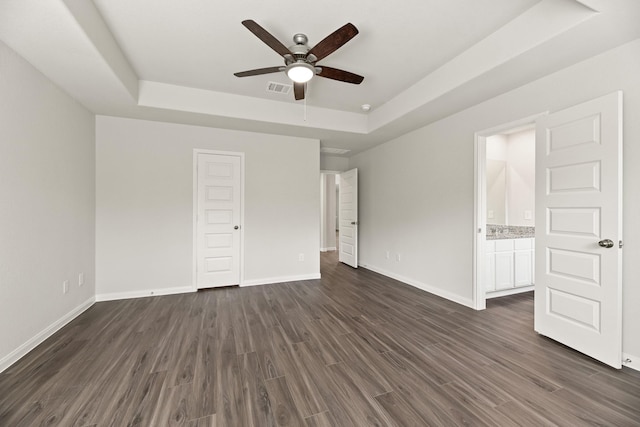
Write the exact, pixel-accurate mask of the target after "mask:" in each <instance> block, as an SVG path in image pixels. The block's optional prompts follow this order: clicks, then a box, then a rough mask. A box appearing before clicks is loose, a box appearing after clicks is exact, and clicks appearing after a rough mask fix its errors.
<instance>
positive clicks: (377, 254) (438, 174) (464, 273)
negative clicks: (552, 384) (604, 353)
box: [349, 40, 640, 355]
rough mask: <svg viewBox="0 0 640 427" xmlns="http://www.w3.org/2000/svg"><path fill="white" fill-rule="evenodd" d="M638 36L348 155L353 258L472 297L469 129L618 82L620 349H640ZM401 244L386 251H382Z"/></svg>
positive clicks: (563, 103)
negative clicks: (355, 219) (354, 203)
mask: <svg viewBox="0 0 640 427" xmlns="http://www.w3.org/2000/svg"><path fill="white" fill-rule="evenodd" d="M638 76H640V40H636V41H634V42H632V43H629V44H627V45H624V46H621V47H619V48H616V49H614V50H611V51H609V52H606V53H604V54H602V55H599V56H597V57H594V58H591V59H589V60H587V61H584V62H583V63H580V64H577V65H574V66H572V67H569V68H567V69H565V70H562V71H560V72H557V73H554V74H552V75H549V76H547V77H545V78H542V79H540V80H537V81H535V82H532V83H530V84H527V85H525V86H522V87H520V88H518V89H515V90H513V91H510V92H508V93H505V94H503V95H500V96H498V97H495V98H492V99H490V100H487V101H485V102H483V103H482V104H479V105H477V106H474V107H472V108H469V109H467V110H465V111H462V112H460V113H458V114H455V115H452V116H450V117H447V118H445V119H442V120H440V121H438V122H436V123H433V124H431V125H429V126H426V127H423V128H421V129H418V130H416V131H414V132H411V133H409V134H406V135H404V136H401V137H399V138H396V139H394V140H392V141H389V142H388V143H386V144H383V145H380V146H378V147H375V148H373V149H371V150H368V151H366V152H364V153H361V154H358V155H355V156H353V157H352V158H351V159H350V163H349V166H350V167H357V168H359V179H360V190H359V191H360V196H359V201H360V205H359V207H360V218H359V222H360V246H359V247H360V262H361V263H362V264H365V265H368V266H370V267H372V268H374V269H377V270H378V271H382V272H386V273H387V274H389V275H394V276H395V277H399V278H404V279H406V280H405V281H408V282H411V283H414V284H415V285H419V286H422V287H423V288H425V289H429V290H431V291H433V292H435V293H438V294H440V295H443V296H447V297H450V298H452V299H454V300H457V301H459V302H462V303H465V304H468V305H470V304H471V300H472V256H473V249H472V244H473V236H474V228H473V216H474V196H473V188H474V166H473V165H474V133H475V132H476V131H480V130H483V129H489V128H492V127H497V126H500V125H503V124H505V123H509V122H513V121H515V120H518V119H522V118H524V117H528V116H531V115H533V114H537V113H540V112H544V111H547V110H549V111H557V110H560V109H563V108H566V107H569V106H572V105H575V104H578V103H580V102H583V101H587V100H589V99H593V98H595V97H598V96H601V95H605V94H607V93H611V92H613V91H616V90H623V91H624V150H625V151H624V168H625V169H624V217H625V220H624V230H625V232H624V237H625V247H624V261H623V262H624V267H623V281H624V289H623V292H624V298H623V299H624V303H623V305H624V307H623V310H624V314H623V316H624V321H623V322H624V326H623V351H625V352H626V353H628V354H632V355H640V311H638V309H637V308H638V307H639V306H640V286H638V283H640V263H638V262H637V260H638V259H640V221H638V218H639V215H640V168H638V167H637V165H638V164H640V144H639V143H638V141H640V120H638V117H640V78H638ZM386 250H390V251H392V252H393V253H401V254H402V258H401V261H400V262H397V261H395V260H394V259H395V257H394V256H392V257H390V258H391V259H390V260H386V259H385V256H384V255H385V251H386Z"/></svg>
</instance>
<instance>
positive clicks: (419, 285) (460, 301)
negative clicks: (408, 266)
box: [358, 264, 473, 308]
mask: <svg viewBox="0 0 640 427" xmlns="http://www.w3.org/2000/svg"><path fill="white" fill-rule="evenodd" d="M358 266H360V267H362V268H366V269H367V270H371V271H374V272H376V273H378V274H382V275H383V276H387V277H390V278H392V279H395V280H398V281H400V282H402V283H406V284H407V285H411V286H413V287H414V288H418V289H420V290H422V291H425V292H429V293H430V294H433V295H437V296H439V297H442V298H444V299H448V300H449V301H453V302H456V303H458V304H461V305H464V306H466V307H470V308H473V300H472V299H470V298H464V297H461V296H460V295H456V294H454V293H451V292H448V291H445V290H442V289H440V288H436V287H434V286H431V285H428V284H426V283H422V282H420V281H418V280H414V279H410V278H408V277H404V276H401V275H399V274H395V273H392V272H390V271H387V270H384V269H382V268H378V267H375V266H372V265H365V264H358Z"/></svg>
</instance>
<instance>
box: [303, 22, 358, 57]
mask: <svg viewBox="0 0 640 427" xmlns="http://www.w3.org/2000/svg"><path fill="white" fill-rule="evenodd" d="M356 34H358V29H357V28H356V27H355V25H353V24H352V23H350V22H349V23H348V24H345V25H343V26H342V27H341V28H338V29H337V30H336V31H334V32H333V33H331V34H329V35H328V36H327V37H325V38H324V39H322V41H321V42H320V43H318V44H316V45H315V46H314V47H313V48H312V49H311V50H310V51H309V53H308V54H307V56H308V55H314V56H315V57H316V58H318V59H316V61H320V60H321V59H322V58H325V57H327V56H328V55H330V54H332V53H333V52H335V51H336V50H338V49H340V47H342V45H344V44H345V43H346V42H348V41H349V40H351V39H352V38H354V37H355V36H356Z"/></svg>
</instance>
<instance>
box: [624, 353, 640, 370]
mask: <svg viewBox="0 0 640 427" xmlns="http://www.w3.org/2000/svg"><path fill="white" fill-rule="evenodd" d="M622 366H626V367H627V368H631V369H635V370H636V371H640V356H634V355H632V354H629V353H622Z"/></svg>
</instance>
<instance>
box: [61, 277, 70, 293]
mask: <svg viewBox="0 0 640 427" xmlns="http://www.w3.org/2000/svg"><path fill="white" fill-rule="evenodd" d="M67 292H69V281H68V280H65V281H64V282H62V293H63V294H66V293H67Z"/></svg>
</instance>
